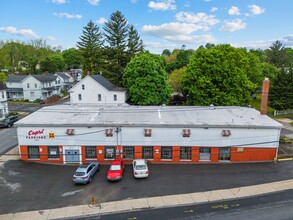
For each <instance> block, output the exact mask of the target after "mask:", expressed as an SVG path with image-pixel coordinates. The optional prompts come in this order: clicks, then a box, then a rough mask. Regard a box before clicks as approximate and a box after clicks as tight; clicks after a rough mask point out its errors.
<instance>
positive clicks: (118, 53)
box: [104, 11, 129, 85]
mask: <svg viewBox="0 0 293 220" xmlns="http://www.w3.org/2000/svg"><path fill="white" fill-rule="evenodd" d="M128 29H129V25H128V24H127V20H126V18H125V17H124V15H123V14H122V13H121V12H120V11H116V12H114V13H112V14H111V16H110V19H109V20H108V21H107V22H105V26H104V36H105V40H106V42H107V43H108V46H107V47H106V48H107V61H108V62H109V65H108V71H109V72H110V73H112V74H113V75H112V76H111V78H112V81H113V82H114V83H115V84H116V85H121V79H122V75H123V72H124V69H125V67H126V64H127V63H128V60H129V58H128V56H127V53H126V52H127V51H126V50H127V43H128V42H127V37H128Z"/></svg>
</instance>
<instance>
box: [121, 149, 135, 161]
mask: <svg viewBox="0 0 293 220" xmlns="http://www.w3.org/2000/svg"><path fill="white" fill-rule="evenodd" d="M123 154H124V158H125V159H134V147H133V146H124V147H123Z"/></svg>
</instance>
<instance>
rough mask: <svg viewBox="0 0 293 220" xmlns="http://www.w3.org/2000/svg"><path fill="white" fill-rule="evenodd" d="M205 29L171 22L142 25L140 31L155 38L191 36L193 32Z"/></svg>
mask: <svg viewBox="0 0 293 220" xmlns="http://www.w3.org/2000/svg"><path fill="white" fill-rule="evenodd" d="M204 29H205V27H203V26H200V25H195V24H189V23H179V22H171V23H165V24H162V25H158V26H156V25H144V26H143V27H142V31H143V32H144V33H148V34H150V35H153V36H157V37H164V36H173V35H183V34H191V33H192V32H194V31H198V30H204Z"/></svg>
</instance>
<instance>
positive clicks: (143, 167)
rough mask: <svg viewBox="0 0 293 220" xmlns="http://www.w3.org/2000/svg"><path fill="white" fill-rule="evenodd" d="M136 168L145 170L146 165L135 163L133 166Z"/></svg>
mask: <svg viewBox="0 0 293 220" xmlns="http://www.w3.org/2000/svg"><path fill="white" fill-rule="evenodd" d="M135 169H136V170H145V169H146V165H137V166H135Z"/></svg>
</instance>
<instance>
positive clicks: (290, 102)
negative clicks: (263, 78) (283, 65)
mask: <svg viewBox="0 0 293 220" xmlns="http://www.w3.org/2000/svg"><path fill="white" fill-rule="evenodd" d="M269 106H270V107H272V108H274V109H277V110H286V109H293V70H292V69H290V70H289V71H284V70H282V71H280V72H279V73H278V74H277V76H276V78H274V79H273V80H272V81H271V88H270V91H269Z"/></svg>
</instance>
